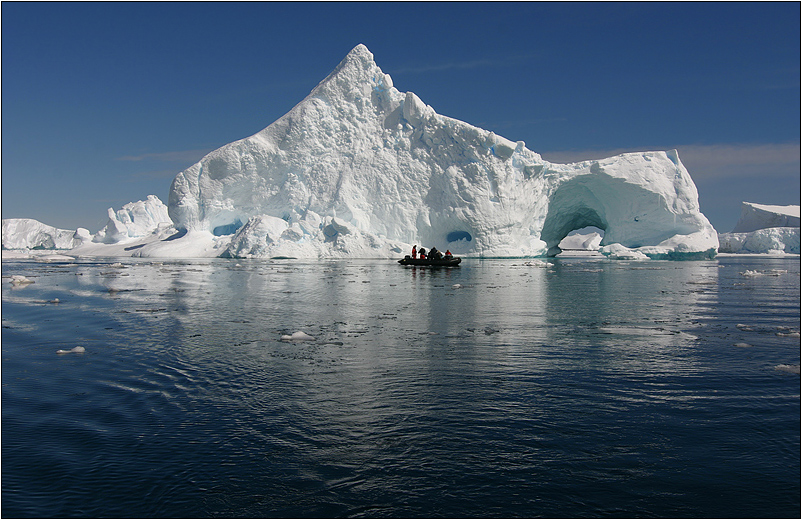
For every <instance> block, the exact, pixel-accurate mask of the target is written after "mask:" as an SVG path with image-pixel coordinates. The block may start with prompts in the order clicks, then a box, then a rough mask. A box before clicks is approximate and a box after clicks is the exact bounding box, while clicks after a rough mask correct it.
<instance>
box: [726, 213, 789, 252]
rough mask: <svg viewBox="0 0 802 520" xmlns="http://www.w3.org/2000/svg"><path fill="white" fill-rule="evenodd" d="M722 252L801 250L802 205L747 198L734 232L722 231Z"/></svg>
mask: <svg viewBox="0 0 802 520" xmlns="http://www.w3.org/2000/svg"><path fill="white" fill-rule="evenodd" d="M718 237H719V242H720V247H719V251H721V252H722V253H774V254H780V253H791V254H797V255H798V254H800V207H799V206H769V205H765V204H755V203H752V202H744V203H743V204H742V206H741V218H740V219H739V220H738V223H737V224H736V225H735V229H733V231H732V233H721V234H719V236H718Z"/></svg>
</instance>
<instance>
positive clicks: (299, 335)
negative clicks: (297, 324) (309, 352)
mask: <svg viewBox="0 0 802 520" xmlns="http://www.w3.org/2000/svg"><path fill="white" fill-rule="evenodd" d="M281 341H290V342H293V343H295V342H297V341H315V338H314V337H312V336H310V335H309V334H307V333H306V332H302V331H300V330H299V331H297V332H293V333H292V334H291V335H286V334H285V335H283V336H281Z"/></svg>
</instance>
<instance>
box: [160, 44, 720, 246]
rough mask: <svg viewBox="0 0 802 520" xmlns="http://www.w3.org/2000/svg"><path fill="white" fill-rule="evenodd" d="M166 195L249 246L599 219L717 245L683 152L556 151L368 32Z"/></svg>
mask: <svg viewBox="0 0 802 520" xmlns="http://www.w3.org/2000/svg"><path fill="white" fill-rule="evenodd" d="M168 207H169V213H170V216H171V218H172V220H173V222H174V225H175V226H176V228H178V229H180V230H186V231H187V232H188V236H189V233H191V232H193V231H202V232H206V233H208V234H209V235H210V236H214V235H217V234H218V233H216V232H215V230H218V231H219V230H225V231H226V232H229V231H233V230H234V229H236V233H235V234H234V236H233V237H232V239H231V242H230V245H229V246H228V247H227V248H226V249H225V251H224V253H223V255H224V256H236V257H239V256H245V257H247V256H297V257H342V256H352V257H355V256H370V257H388V256H397V254H398V253H399V252H400V251H406V250H408V249H409V248H411V246H412V244H425V245H436V246H438V247H440V248H441V249H443V248H448V249H450V250H451V251H452V252H454V253H455V254H461V255H466V256H483V257H519V256H542V255H544V254H547V253H548V254H557V253H559V251H560V250H559V247H558V244H559V243H560V241H561V240H562V239H563V238H564V237H565V236H566V235H567V234H568V233H569V232H571V231H572V230H574V229H579V228H583V227H586V226H596V227H598V228H600V229H603V230H604V232H605V234H604V240H603V241H602V245H611V244H620V247H623V248H626V249H632V250H639V251H640V250H641V249H643V248H646V249H643V250H642V251H640V252H641V253H642V254H645V255H648V256H652V257H664V256H670V255H694V254H696V255H699V254H701V255H712V254H715V251H716V248H717V247H718V240H717V235H716V232H715V230H714V229H713V227H712V226H711V225H710V223H709V222H708V221H707V219H706V218H705V217H704V215H703V214H702V213H701V211H700V210H699V204H698V195H697V191H696V187H695V185H694V184H693V181H692V180H691V178H690V175H689V174H688V172H687V170H686V169H685V167H684V166H683V165H682V163H681V161H680V160H679V157H678V155H677V153H676V151H668V152H639V153H628V154H623V155H620V156H617V157H612V158H609V159H604V160H599V161H585V162H581V163H575V164H556V163H550V162H547V161H544V160H543V159H542V158H541V157H540V155H538V154H537V153H535V152H532V151H530V150H528V149H527V148H526V147H525V145H524V143H523V142H522V141H519V142H517V143H515V142H513V141H510V140H508V139H506V138H504V137H501V136H498V135H496V134H495V133H493V132H489V131H487V130H483V129H480V128H477V127H474V126H471V125H469V124H467V123H464V122H462V121H458V120H456V119H452V118H449V117H445V116H442V115H439V114H437V113H436V112H435V110H434V109H433V108H432V107H430V106H429V105H426V104H425V103H424V102H423V101H422V100H421V99H420V98H419V97H418V96H416V95H415V94H414V93H412V92H407V93H402V92H400V91H398V90H397V89H396V88H395V87H394V86H393V82H392V79H391V78H390V76H389V75H387V74H385V73H384V72H383V71H382V70H381V69H380V68H379V67H378V66H377V65H376V64H375V62H374V61H373V55H372V54H371V53H370V51H368V49H367V48H366V47H365V46H364V45H358V46H357V47H356V48H354V49H353V50H352V51H351V52H350V53H349V54H348V56H346V58H345V59H344V60H343V61H342V62H341V63H340V64H339V66H338V67H337V68H336V69H335V70H334V71H333V72H332V73H331V74H330V75H329V76H328V77H327V78H326V79H324V80H323V81H322V82H321V83H320V84H319V85H318V86H317V87H316V88H315V89H314V90H312V92H311V93H310V94H309V96H307V97H306V98H305V99H304V100H303V101H301V102H300V103H299V104H298V105H296V106H295V107H294V108H293V109H292V110H290V112H288V113H287V114H286V115H284V116H283V117H281V118H280V119H278V120H277V121H276V122H275V123H273V124H271V125H270V126H268V127H267V128H265V129H264V130H262V131H261V132H259V133H257V134H255V135H253V136H251V137H248V138H246V139H242V140H240V141H236V142H233V143H231V144H228V145H226V146H223V147H222V148H220V149H218V150H215V151H213V152H211V153H210V154H208V155H207V156H206V157H204V158H203V159H202V160H201V161H200V162H198V163H197V164H195V165H193V166H191V167H190V168H188V169H187V170H185V171H183V172H181V173H179V174H178V175H177V176H176V178H175V179H174V181H173V184H172V186H171V189H170V196H169V204H168ZM279 221H283V223H282V222H279ZM181 240H182V239H177V240H176V241H175V244H174V245H175V246H176V247H179V246H180V242H181Z"/></svg>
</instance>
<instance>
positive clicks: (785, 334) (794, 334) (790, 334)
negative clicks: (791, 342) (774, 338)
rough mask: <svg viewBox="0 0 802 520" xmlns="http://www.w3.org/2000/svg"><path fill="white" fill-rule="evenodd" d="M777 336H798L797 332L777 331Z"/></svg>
mask: <svg viewBox="0 0 802 520" xmlns="http://www.w3.org/2000/svg"><path fill="white" fill-rule="evenodd" d="M777 335H778V336H780V337H783V338H798V337H800V335H799V333H798V332H778V333H777Z"/></svg>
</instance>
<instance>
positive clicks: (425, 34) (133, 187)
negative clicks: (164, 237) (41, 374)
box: [0, 2, 801, 233]
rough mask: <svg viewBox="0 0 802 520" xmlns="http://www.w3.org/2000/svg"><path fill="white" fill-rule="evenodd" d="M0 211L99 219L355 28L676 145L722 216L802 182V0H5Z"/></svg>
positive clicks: (377, 44) (547, 134)
mask: <svg viewBox="0 0 802 520" xmlns="http://www.w3.org/2000/svg"><path fill="white" fill-rule="evenodd" d="M1 5H2V7H1V9H2V17H1V18H0V19H1V20H2V216H3V218H12V217H27V218H35V219H37V220H40V221H42V222H44V223H46V224H49V225H53V226H56V227H60V228H65V229H75V228H76V227H79V226H80V227H85V228H88V229H89V230H90V231H91V232H93V233H94V232H96V231H98V230H99V229H100V228H101V227H103V226H104V225H105V222H106V220H107V216H106V209H107V208H109V207H113V208H114V209H119V208H120V207H121V206H122V205H123V204H125V203H127V202H132V201H136V200H142V199H144V198H145V197H146V196H147V195H149V194H154V195H157V196H158V197H159V198H161V199H162V200H163V201H164V202H165V203H166V202H167V195H168V192H169V188H170V183H171V181H172V179H173V177H175V175H176V174H177V173H178V172H180V171H181V170H183V169H185V168H187V167H189V166H190V165H192V164H193V163H195V162H197V161H198V160H200V159H201V158H202V157H203V155H205V154H206V153H208V152H209V151H211V150H213V149H216V148H218V147H220V146H222V145H224V144H227V143H229V142H232V141H235V140H238V139H241V138H244V137H247V136H250V135H252V134H254V133H256V132H258V131H259V130H261V129H263V128H265V127H266V126H268V125H269V124H270V123H272V122H273V121H275V120H276V119H277V118H279V117H280V116H281V115H283V114H284V113H286V112H287V111H288V110H289V109H291V108H292V107H293V106H294V105H295V104H297V103H298V102H299V101H301V100H302V99H303V98H304V97H305V96H306V95H307V94H308V93H309V91H311V90H312V89H313V88H314V87H315V85H317V83H318V82H320V81H321V80H323V79H324V78H325V77H326V76H327V75H328V73H329V72H331V70H332V69H334V67H336V66H337V64H338V63H339V62H340V61H341V60H342V59H343V58H344V57H345V55H346V54H347V53H348V52H349V51H350V50H351V49H352V48H353V47H355V46H356V45H357V44H359V43H364V44H365V45H366V46H367V47H368V48H369V49H370V50H371V52H373V54H374V57H375V60H376V63H377V64H378V65H379V67H381V68H382V70H384V72H386V73H388V74H390V75H391V76H392V78H393V83H394V85H395V87H396V88H398V89H399V90H401V91H402V92H406V91H412V92H415V93H416V94H417V95H418V96H419V97H420V98H421V99H422V100H423V101H424V102H425V103H427V104H429V105H431V106H432V107H433V108H434V109H435V110H436V111H437V112H438V113H440V114H443V115H446V116H449V117H454V118H456V119H460V120H462V121H465V122H468V123H470V124H472V125H475V126H479V127H481V128H485V129H487V130H493V131H494V132H496V133H497V134H499V135H502V136H504V137H506V138H508V139H510V140H513V141H521V140H522V141H525V142H526V145H527V147H528V148H529V149H531V150H533V151H535V152H538V153H540V154H541V155H543V157H544V158H545V159H547V160H551V161H555V162H569V161H574V160H579V159H589V158H602V157H606V156H609V155H614V154H617V153H621V152H625V151H642V150H665V149H671V148H676V149H678V150H679V153H680V158H681V159H682V161H683V163H684V164H685V166H686V167H687V168H688V170H689V172H690V174H691V177H692V178H693V179H694V181H695V182H696V185H697V188H698V190H699V195H700V202H701V206H702V211H703V212H704V213H705V215H707V217H708V218H709V219H710V221H711V223H712V224H713V226H714V227H716V229H717V230H718V231H720V232H725V231H730V230H732V228H733V227H734V226H735V223H736V221H737V220H738V216H739V214H740V203H741V201H743V200H746V201H749V202H757V203H762V204H780V205H786V204H799V203H800V43H801V41H800V3H799V2H779V3H771V2H754V3H751V2H733V3H730V2H712V3H688V2H679V3H627V2H625V3H573V2H567V3H539V2H534V3H528V2H514V3H496V2H493V3H484V2H466V3H463V2H447V3H430V2H419V3H395V2H378V3H369V2H368V3H365V2H357V3H314V2H312V3H307V2H293V3H262V2H245V3H211V2H199V3H194V2H177V3H164V2H134V3H117V2H112V3H99V2H86V3H60V2H57V3H38V2H34V3H21V2H20V3H18V2H3V3H2V4H1Z"/></svg>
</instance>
